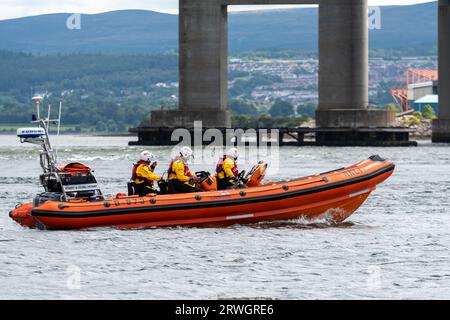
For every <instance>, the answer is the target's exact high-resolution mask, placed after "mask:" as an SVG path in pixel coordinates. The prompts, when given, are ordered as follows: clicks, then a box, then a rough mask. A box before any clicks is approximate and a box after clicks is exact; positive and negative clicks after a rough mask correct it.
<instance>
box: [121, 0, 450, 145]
mask: <svg viewBox="0 0 450 320" xmlns="http://www.w3.org/2000/svg"><path fill="white" fill-rule="evenodd" d="M261 4H268V5H273V4H318V5H319V51H320V58H319V106H318V109H317V111H316V128H314V129H311V130H312V131H314V133H315V144H317V145H410V144H413V143H408V136H409V135H408V132H409V130H408V129H406V128H398V127H394V123H395V117H394V114H393V113H392V112H390V111H389V110H385V109H376V108H369V99H368V28H367V26H368V14H367V12H368V0H180V1H179V36H180V38H179V72H180V74H179V81H180V82H179V109H178V110H158V111H153V112H152V113H151V118H150V119H151V120H150V122H149V123H146V124H144V126H142V127H139V128H135V129H131V130H130V131H131V132H136V133H138V136H139V141H138V142H137V144H173V143H174V142H173V141H171V132H172V131H174V130H175V129H176V128H187V129H189V130H193V127H194V122H195V121H202V123H203V126H204V127H205V128H218V129H220V130H224V129H226V128H230V127H231V113H230V111H229V110H228V107H227V98H228V87H227V84H228V70H227V58H228V37H227V32H228V25H227V15H228V9H227V6H228V5H261ZM449 7H450V0H440V1H439V41H440V42H439V74H440V79H439V86H440V94H439V105H440V115H439V119H437V120H435V121H434V123H433V141H435V142H450V90H448V89H449V87H450V58H449V57H450V17H449V15H450V11H449ZM292 131H294V130H291V132H292ZM368 132H369V133H368ZM298 140H300V139H298Z"/></svg>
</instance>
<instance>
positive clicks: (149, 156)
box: [139, 151, 156, 162]
mask: <svg viewBox="0 0 450 320" xmlns="http://www.w3.org/2000/svg"><path fill="white" fill-rule="evenodd" d="M139 159H140V160H141V161H145V162H152V161H154V160H155V159H156V157H155V155H154V154H153V153H151V152H150V151H142V152H141V155H140V156H139Z"/></svg>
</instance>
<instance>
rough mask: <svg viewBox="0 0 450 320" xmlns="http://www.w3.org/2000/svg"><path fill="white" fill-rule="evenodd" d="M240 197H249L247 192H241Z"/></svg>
mask: <svg viewBox="0 0 450 320" xmlns="http://www.w3.org/2000/svg"><path fill="white" fill-rule="evenodd" d="M239 195H240V196H241V197H245V196H246V195H247V192H245V191H241V192H239Z"/></svg>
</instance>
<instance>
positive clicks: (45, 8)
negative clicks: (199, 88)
mask: <svg viewBox="0 0 450 320" xmlns="http://www.w3.org/2000/svg"><path fill="white" fill-rule="evenodd" d="M422 2H430V0H369V4H370V5H405V4H414V3H422ZM278 7H280V6H278ZM284 7H287V6H284ZM260 8H267V6H264V7H258V6H251V7H247V6H239V7H232V8H230V10H233V11H234V10H242V9H244V10H249V9H252V10H255V9H260ZM121 9H146V10H153V11H160V12H167V13H177V11H178V0H96V1H92V0H59V1H54V0H1V2H0V20H4V19H12V18H18V17H25V16H34V15H40V14H45V13H57V12H66V13H99V12H105V11H114V10H121Z"/></svg>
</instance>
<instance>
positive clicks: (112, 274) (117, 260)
mask: <svg viewBox="0 0 450 320" xmlns="http://www.w3.org/2000/svg"><path fill="white" fill-rule="evenodd" d="M130 139H134V138H133V137H85V136H60V137H55V139H54V144H55V146H56V148H57V149H58V156H59V159H60V161H61V162H66V161H80V162H83V163H85V164H87V165H89V166H91V167H92V168H93V169H94V170H95V175H96V177H97V179H98V180H99V182H100V184H101V186H102V188H103V192H104V193H106V194H116V193H118V192H126V182H127V180H128V179H129V177H130V170H131V165H132V163H133V161H135V159H136V157H137V156H138V154H139V152H140V151H142V150H143V148H141V147H129V146H128V145H127V142H128V140H130ZM146 149H149V150H151V151H153V152H154V153H156V154H158V155H159V166H158V168H157V170H156V171H157V173H162V171H164V170H165V168H166V166H167V163H168V161H169V159H170V153H171V148H166V147H147V148H146ZM38 152H39V148H38V147H37V146H32V145H28V146H25V145H21V144H20V143H19V141H18V139H17V138H16V137H14V136H8V135H3V136H0V299H228V298H257V299H267V298H270V299H444V298H445V299H449V298H450V209H449V207H450V145H432V144H431V143H430V142H421V143H420V145H419V147H412V148H342V147H340V148H330V147H301V148H297V147H283V148H281V149H280V150H279V154H278V156H277V157H276V158H275V156H273V155H271V156H268V157H267V159H266V160H267V161H268V162H269V164H270V163H272V164H275V165H274V166H273V167H277V168H278V170H272V171H271V172H270V176H268V177H267V178H268V179H272V180H279V179H288V178H294V177H300V176H305V175H309V174H314V173H319V172H323V171H328V170H332V169H336V168H340V167H343V166H347V165H350V164H352V163H355V162H357V161H360V160H362V159H365V158H367V157H369V156H371V155H373V154H379V155H381V156H383V157H385V158H389V159H392V160H393V161H394V162H395V163H396V165H397V168H396V171H395V173H394V174H393V176H392V177H391V178H390V179H389V180H387V181H386V182H385V183H383V184H381V185H380V186H379V187H378V189H377V190H376V191H375V192H373V194H372V195H371V196H370V197H369V198H368V200H367V201H366V202H365V204H364V205H363V206H362V207H361V208H360V209H359V210H358V211H357V212H356V213H355V214H354V215H353V216H351V217H350V218H349V219H348V220H347V221H345V222H344V223H341V224H333V223H330V222H327V221H325V220H323V221H321V220H318V221H313V222H310V221H308V222H307V221H304V220H295V221H288V222H274V223H260V224H254V225H236V226H233V227H229V228H169V229H147V230H128V231H127V230H116V229H109V228H102V229H97V230H89V231H38V230H29V229H26V228H23V227H21V226H19V225H17V224H16V223H15V222H14V221H12V220H11V219H10V218H9V217H8V212H9V211H10V210H11V209H12V208H14V206H15V205H16V204H18V203H21V202H27V201H30V200H31V199H32V198H33V196H34V195H35V194H36V193H38V192H41V191H42V188H41V187H40V185H39V181H38V176H39V174H40V172H41V169H40V167H39V162H38ZM244 160H245V159H244ZM252 161H256V158H255V159H253V158H251V157H250V159H249V160H248V161H242V163H239V164H240V167H241V168H245V167H249V166H250V164H251V162H252ZM199 162H200V161H199V160H196V163H195V164H194V165H193V167H194V169H197V170H198V169H208V170H210V171H212V170H213V167H214V166H213V164H211V163H208V164H201V163H199ZM246 162H248V163H246ZM275 169H276V168H275Z"/></svg>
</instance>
